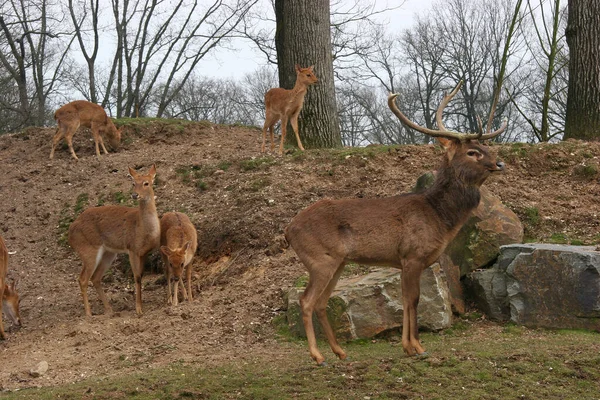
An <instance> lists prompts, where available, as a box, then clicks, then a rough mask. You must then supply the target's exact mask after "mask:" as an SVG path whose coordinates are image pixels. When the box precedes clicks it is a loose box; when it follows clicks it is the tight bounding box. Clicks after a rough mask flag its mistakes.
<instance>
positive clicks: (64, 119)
mask: <svg viewBox="0 0 600 400" xmlns="http://www.w3.org/2000/svg"><path fill="white" fill-rule="evenodd" d="M54 119H55V120H56V122H57V124H58V126H57V127H56V133H55V134H54V137H53V138H52V150H51V151H50V159H53V158H54V149H55V148H56V145H57V144H58V142H59V141H60V139H61V138H62V137H63V136H64V137H65V140H66V141H67V145H68V146H69V150H70V151H71V155H72V156H73V158H74V159H76V160H79V158H77V154H75V150H73V135H75V132H76V131H77V129H78V128H79V126H85V127H87V128H90V129H91V130H92V135H93V136H94V142H95V143H96V156H97V157H98V158H100V149H99V147H98V143H100V145H101V146H102V149H103V150H104V154H108V151H107V150H106V147H105V146H104V141H103V140H102V136H101V135H100V133H104V134H105V135H106V136H107V138H108V142H109V144H110V146H111V147H112V148H113V149H117V148H118V147H119V145H120V144H121V130H120V129H117V127H116V126H115V124H114V123H113V122H112V120H111V119H110V118H109V117H108V116H107V115H106V112H105V111H104V109H103V108H102V107H100V106H99V105H98V104H94V103H91V102H89V101H86V100H76V101H72V102H70V103H68V104H65V105H64V106H62V107H61V108H59V109H58V110H56V112H55V113H54Z"/></svg>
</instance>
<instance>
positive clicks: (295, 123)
mask: <svg viewBox="0 0 600 400" xmlns="http://www.w3.org/2000/svg"><path fill="white" fill-rule="evenodd" d="M290 122H291V123H292V129H293V130H294V133H295V134H296V140H297V141H298V147H299V148H300V150H302V151H304V146H302V142H301V141H300V134H299V133H298V114H295V115H292V118H291V121H290Z"/></svg>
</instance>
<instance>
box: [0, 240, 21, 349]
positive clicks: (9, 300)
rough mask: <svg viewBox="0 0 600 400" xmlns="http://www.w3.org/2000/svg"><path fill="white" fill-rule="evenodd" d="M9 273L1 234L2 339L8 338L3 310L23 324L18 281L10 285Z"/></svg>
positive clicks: (0, 293)
mask: <svg viewBox="0 0 600 400" xmlns="http://www.w3.org/2000/svg"><path fill="white" fill-rule="evenodd" d="M7 273H8V250H6V245H5V244H4V239H2V236H0V303H2V307H0V340H4V339H6V334H5V333H4V324H3V323H2V312H4V313H5V314H6V315H8V317H9V318H10V320H11V321H12V323H13V324H14V325H16V326H21V315H20V314H19V294H18V293H17V283H16V282H15V281H13V282H12V283H11V284H10V285H8V284H7V283H6V274H7Z"/></svg>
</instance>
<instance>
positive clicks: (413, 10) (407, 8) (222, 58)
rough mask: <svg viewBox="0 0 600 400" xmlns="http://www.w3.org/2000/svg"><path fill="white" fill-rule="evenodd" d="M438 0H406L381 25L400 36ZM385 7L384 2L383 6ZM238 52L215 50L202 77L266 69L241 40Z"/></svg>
mask: <svg viewBox="0 0 600 400" xmlns="http://www.w3.org/2000/svg"><path fill="white" fill-rule="evenodd" d="M435 1H436V0H405V2H404V4H403V6H402V7H400V8H399V9H397V10H393V11H388V12H386V13H385V14H382V15H381V16H379V18H380V19H381V20H382V21H385V22H389V24H388V29H389V31H390V32H400V31H402V30H404V29H406V28H408V27H410V26H411V25H412V23H413V20H414V17H415V15H417V14H423V13H424V12H425V11H427V10H429V9H431V7H432V5H433V4H434V2H435ZM397 2H399V0H390V1H388V2H387V4H390V5H392V4H394V3H397ZM381 3H385V2H381ZM231 46H234V47H235V48H236V50H228V49H226V48H223V47H218V48H216V49H215V51H214V52H213V54H212V55H209V56H208V57H206V58H205V59H204V60H203V61H202V62H201V64H200V66H199V67H200V68H201V70H202V71H201V74H202V75H204V76H214V77H217V78H234V79H238V78H239V77H241V76H243V75H245V74H247V73H250V72H253V71H255V70H257V69H259V68H260V67H263V66H265V65H266V60H265V57H264V56H262V55H261V54H260V53H259V52H258V51H253V50H252V47H251V44H249V42H246V41H243V40H241V39H240V40H239V41H238V42H234V43H232V44H231Z"/></svg>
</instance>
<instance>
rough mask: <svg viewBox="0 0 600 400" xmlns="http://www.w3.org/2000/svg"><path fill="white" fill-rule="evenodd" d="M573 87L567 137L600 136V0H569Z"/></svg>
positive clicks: (569, 36)
mask: <svg viewBox="0 0 600 400" xmlns="http://www.w3.org/2000/svg"><path fill="white" fill-rule="evenodd" d="M568 7H569V8H568V10H569V11H568V12H569V16H568V20H567V30H566V36H567V44H568V45H569V90H568V96H567V116H566V120H565V135H564V137H563V139H572V138H575V139H583V140H597V139H600V0H573V1H569V3H568Z"/></svg>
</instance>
